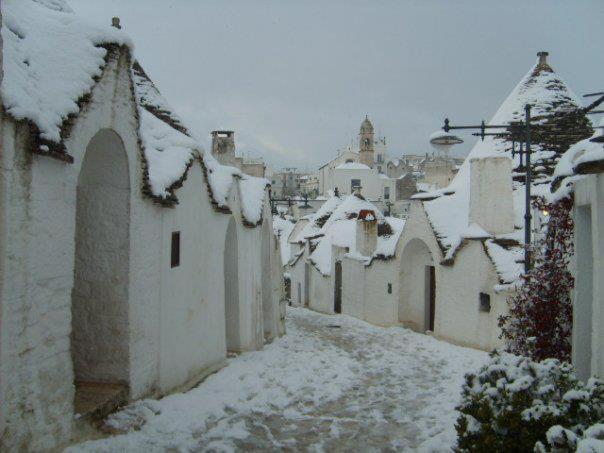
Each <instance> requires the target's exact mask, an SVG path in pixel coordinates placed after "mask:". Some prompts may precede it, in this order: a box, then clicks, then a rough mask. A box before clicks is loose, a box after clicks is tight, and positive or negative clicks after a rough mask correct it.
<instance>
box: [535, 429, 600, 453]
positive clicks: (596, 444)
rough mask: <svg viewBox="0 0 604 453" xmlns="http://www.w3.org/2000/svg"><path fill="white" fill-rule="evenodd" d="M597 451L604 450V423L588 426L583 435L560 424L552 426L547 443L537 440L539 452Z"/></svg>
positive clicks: (593, 452)
mask: <svg viewBox="0 0 604 453" xmlns="http://www.w3.org/2000/svg"><path fill="white" fill-rule="evenodd" d="M574 451H576V452H579V453H595V452H601V451H604V424H602V423H598V424H596V425H593V426H590V427H589V428H587V429H586V430H585V431H584V432H583V435H582V436H581V435H579V436H578V435H576V434H575V433H574V432H572V431H571V430H570V429H566V428H563V427H562V426H560V425H556V426H552V427H551V428H550V429H549V430H548V431H547V434H546V444H545V445H544V444H543V443H542V442H537V444H536V445H535V452H537V453H550V452H551V453H567V452H574Z"/></svg>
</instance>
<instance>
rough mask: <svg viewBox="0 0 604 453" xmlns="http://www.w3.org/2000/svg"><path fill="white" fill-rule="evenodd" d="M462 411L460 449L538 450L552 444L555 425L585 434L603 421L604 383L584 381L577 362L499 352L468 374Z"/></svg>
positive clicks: (464, 450) (460, 408) (460, 409)
mask: <svg viewBox="0 0 604 453" xmlns="http://www.w3.org/2000/svg"><path fill="white" fill-rule="evenodd" d="M457 409H458V410H459V412H460V416H459V418H458V419H457V424H456V426H455V427H456V429H457V434H458V444H457V450H458V451H460V452H466V451H472V452H493V451H533V449H534V447H535V444H536V443H537V442H541V443H542V444H544V445H546V444H547V442H548V439H547V438H546V433H548V430H550V428H552V427H553V426H555V425H560V426H564V427H565V428H566V429H567V430H568V432H570V433H572V434H574V435H576V436H580V435H582V434H583V432H584V430H585V429H586V428H587V427H589V426H591V425H594V424H596V423H599V422H600V421H601V420H602V417H603V416H604V383H602V382H601V381H599V380H596V379H591V380H590V381H589V382H588V383H587V384H584V383H582V382H581V381H579V380H578V379H577V378H576V376H575V374H574V369H573V367H572V365H570V364H568V363H564V362H560V361H558V360H556V359H546V360H543V361H541V362H534V361H532V360H530V359H529V358H526V357H521V356H515V355H512V354H507V353H502V354H499V353H497V352H493V353H492V354H491V360H490V361H489V362H488V363H487V364H486V365H485V366H483V367H482V368H481V369H480V370H479V371H478V373H476V374H468V375H466V382H465V384H464V386H463V390H462V402H461V404H460V406H459V407H458V408H457ZM553 434H554V433H552V435H553Z"/></svg>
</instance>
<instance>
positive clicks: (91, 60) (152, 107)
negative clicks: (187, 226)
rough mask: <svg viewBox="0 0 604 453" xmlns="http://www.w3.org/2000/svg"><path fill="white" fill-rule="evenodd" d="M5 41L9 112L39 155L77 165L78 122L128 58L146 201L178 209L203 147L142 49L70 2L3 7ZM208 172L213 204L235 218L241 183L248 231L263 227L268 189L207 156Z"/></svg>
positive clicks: (34, 0)
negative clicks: (231, 205)
mask: <svg viewBox="0 0 604 453" xmlns="http://www.w3.org/2000/svg"><path fill="white" fill-rule="evenodd" d="M1 33H2V51H3V69H4V77H3V79H2V85H1V87H0V91H1V94H2V103H3V106H4V109H5V111H6V112H7V113H8V115H10V116H11V117H12V118H14V119H15V120H18V121H20V120H25V121H27V122H28V123H29V124H30V125H31V128H32V132H33V135H34V138H35V140H34V144H33V145H32V148H33V149H32V150H33V151H34V152H38V153H41V154H48V155H51V156H52V157H56V158H59V159H62V160H65V161H68V162H72V161H73V157H72V156H70V155H69V154H68V153H67V152H66V149H65V143H64V142H65V139H66V138H67V137H68V136H69V133H71V130H70V127H71V126H70V125H71V124H72V120H73V119H74V118H75V117H77V115H78V114H79V113H80V111H81V110H82V108H83V106H84V105H85V104H86V103H87V102H88V101H89V100H90V99H91V96H90V94H91V93H92V90H93V88H94V86H95V85H96V83H97V81H98V80H99V78H100V77H101V76H102V74H103V70H104V68H105V67H106V66H107V63H108V61H109V60H110V59H111V58H113V57H115V56H116V55H117V54H119V53H120V52H125V53H126V54H128V55H127V57H128V58H127V60H128V61H133V64H132V66H131V68H130V75H131V77H132V81H133V94H134V96H135V101H136V105H137V107H138V113H139V129H138V135H139V138H140V141H141V145H142V148H143V158H144V161H145V162H143V188H142V189H143V193H144V194H146V195H148V196H150V197H151V198H153V199H154V200H155V201H158V202H160V203H162V204H165V205H172V204H174V203H176V202H177V201H178V200H177V198H176V196H175V194H174V191H175V190H176V189H177V188H178V187H180V186H181V185H182V184H183V182H184V180H185V178H186V174H187V171H188V169H189V168H190V166H191V164H192V162H193V160H194V159H197V158H199V157H200V153H201V151H202V146H201V145H200V144H199V142H198V141H197V140H196V139H195V138H194V137H193V136H192V135H191V134H190V133H189V131H188V130H187V127H186V126H185V124H184V122H183V121H182V120H181V119H180V118H179V117H178V116H177V115H176V114H175V113H174V111H173V110H172V109H171V108H170V106H169V104H168V102H167V101H166V99H165V98H164V97H163V96H162V95H161V93H160V92H159V90H158V89H157V88H156V87H155V85H154V84H153V82H152V80H151V79H150V78H149V77H148V76H147V74H146V73H145V71H144V70H143V68H142V67H141V66H140V64H139V63H138V62H137V61H135V60H134V58H133V48H134V45H133V44H132V41H131V40H130V38H129V37H128V35H127V34H126V33H125V32H124V31H122V30H120V29H118V28H115V27H113V26H111V25H109V24H107V25H105V26H102V25H97V24H96V23H93V22H91V21H89V20H87V19H85V18H83V17H81V16H79V15H78V14H75V13H74V11H73V10H72V9H71V7H70V6H69V5H68V3H67V2H66V1H65V0H3V1H2V27H1ZM202 164H203V165H204V167H205V172H206V181H207V183H208V190H209V192H210V196H211V197H212V199H213V204H214V205H215V206H216V207H217V208H218V209H219V210H223V211H225V212H226V211H227V210H228V207H227V206H226V202H227V197H228V194H229V191H230V188H231V187H232V185H233V183H234V182H235V179H237V181H238V182H239V185H240V188H241V192H242V197H241V200H242V214H243V217H244V219H245V221H246V223H247V224H248V225H256V224H258V223H259V222H260V221H261V219H262V215H261V214H262V202H263V200H264V197H265V188H266V185H267V184H268V181H266V180H265V179H263V178H253V177H251V176H247V175H244V174H242V173H241V172H240V171H239V170H238V169H236V168H232V167H225V166H221V165H219V164H218V163H217V162H215V160H214V159H213V158H212V157H211V155H209V154H205V153H204V159H203V161H202Z"/></svg>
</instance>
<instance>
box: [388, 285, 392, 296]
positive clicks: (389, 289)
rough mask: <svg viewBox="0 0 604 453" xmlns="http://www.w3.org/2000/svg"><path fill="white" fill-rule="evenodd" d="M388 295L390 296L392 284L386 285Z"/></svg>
mask: <svg viewBox="0 0 604 453" xmlns="http://www.w3.org/2000/svg"><path fill="white" fill-rule="evenodd" d="M388 294H392V283H388Z"/></svg>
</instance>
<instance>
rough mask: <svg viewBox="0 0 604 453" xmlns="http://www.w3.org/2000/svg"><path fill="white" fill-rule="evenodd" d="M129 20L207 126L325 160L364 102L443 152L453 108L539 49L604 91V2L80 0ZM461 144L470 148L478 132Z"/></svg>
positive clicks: (193, 121) (459, 111) (242, 142)
mask: <svg viewBox="0 0 604 453" xmlns="http://www.w3.org/2000/svg"><path fill="white" fill-rule="evenodd" d="M71 5H72V7H73V8H74V9H75V10H76V11H77V12H79V13H81V14H83V15H86V16H89V17H90V18H92V19H94V20H97V21H102V22H105V23H109V22H110V18H111V16H114V15H117V16H120V17H121V19H122V24H123V26H124V28H125V30H126V31H128V32H129V33H130V35H131V36H132V37H133V39H134V41H135V45H136V56H137V58H138V59H139V60H140V61H141V63H142V65H143V66H144V67H145V69H146V70H147V72H148V73H149V75H150V76H151V77H152V78H153V79H154V80H155V82H156V84H157V85H158V87H159V88H160V90H161V91H162V92H163V93H164V95H165V96H166V97H167V98H168V100H169V101H170V103H171V104H172V106H173V107H174V108H175V110H176V111H177V112H178V113H180V114H181V116H183V117H184V119H185V121H186V122H187V124H189V125H190V127H191V129H193V131H194V132H195V133H196V135H197V136H198V137H199V138H201V139H203V140H204V145H206V146H207V144H208V143H209V132H210V131H211V130H213V129H220V128H228V129H234V130H235V131H236V139H237V146H238V149H239V150H241V151H244V152H246V154H249V155H250V156H263V157H264V158H265V159H266V160H267V161H268V162H269V163H271V164H273V165H275V166H277V167H279V166H297V167H308V168H314V167H315V166H317V165H318V164H320V163H323V162H324V161H327V160H329V159H330V158H331V157H332V156H334V155H335V154H336V150H337V149H338V148H339V147H343V146H345V145H346V144H349V143H350V142H351V140H353V139H354V140H355V141H356V138H357V132H358V128H359V126H360V123H361V120H362V119H363V117H364V115H365V114H368V115H369V117H370V118H371V120H372V121H373V124H374V126H375V127H376V130H377V131H379V132H380V133H381V134H383V135H385V136H386V137H387V139H388V144H389V150H390V154H391V155H400V154H402V153H424V152H426V151H431V150H430V146H429V145H428V144H427V136H428V135H429V134H430V133H432V132H433V131H434V130H436V129H438V128H439V127H441V125H442V120H443V118H444V117H445V116H449V117H450V118H451V119H452V120H454V121H455V122H475V121H478V120H480V119H483V118H484V119H488V117H490V116H491V115H492V114H493V113H494V111H495V110H496V109H497V107H498V106H499V104H500V103H501V102H502V101H503V99H504V98H505V96H507V94H508V93H509V91H510V90H511V89H512V88H513V87H514V86H515V84H516V83H517V82H518V80H519V79H520V77H522V76H523V75H524V74H525V73H526V71H528V69H529V68H530V66H531V65H532V64H533V63H534V61H535V59H536V53H537V51H539V50H548V51H549V52H550V62H551V64H552V66H553V67H554V69H555V70H556V71H557V72H559V73H560V74H561V75H562V77H564V78H565V79H566V80H567V81H568V82H569V83H570V85H571V87H572V88H573V89H574V90H575V92H577V94H583V93H586V92H590V91H600V90H604V77H603V75H604V51H603V50H602V44H603V43H604V28H603V27H602V24H604V1H603V0H575V1H570V0H558V1H556V0H530V1H527V0H506V1H501V0H497V1H490V0H456V1H453V0H418V1H410V0H404V1H402V0H401V1H376V0H374V1H355V0H347V1H343V0H342V1H326V0H324V1H286V0H281V1H254V0H245V1H243V0H241V1H224V0H222V1H218V0H216V1H193V0H102V1H101V0H71ZM464 138H465V139H466V144H464V145H461V146H460V147H459V149H458V150H457V151H456V152H455V154H457V155H465V154H466V153H467V151H468V149H469V148H470V146H471V143H472V142H473V140H472V137H467V136H465V137H464Z"/></svg>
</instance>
